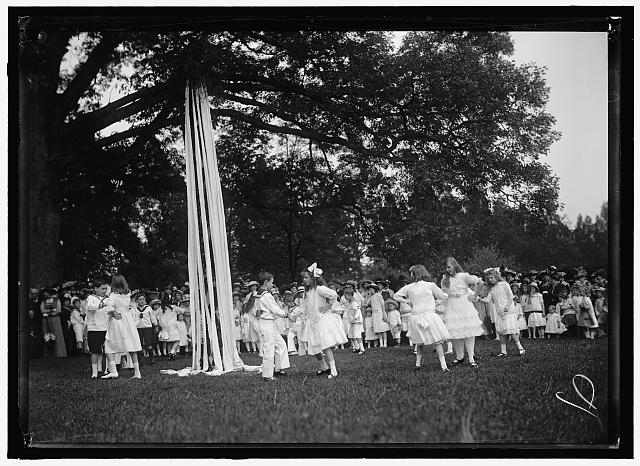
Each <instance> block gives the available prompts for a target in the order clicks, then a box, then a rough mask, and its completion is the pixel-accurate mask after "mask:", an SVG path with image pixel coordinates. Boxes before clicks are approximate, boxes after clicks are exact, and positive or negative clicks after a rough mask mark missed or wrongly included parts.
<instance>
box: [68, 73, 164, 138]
mask: <svg viewBox="0 0 640 466" xmlns="http://www.w3.org/2000/svg"><path fill="white" fill-rule="evenodd" d="M170 85H171V81H167V82H166V83H164V84H159V85H157V86H152V87H145V88H143V89H140V90H138V91H136V92H133V93H131V94H129V95H126V96H124V97H122V98H120V99H118V100H116V101H115V102H111V103H110V104H107V105H105V106H104V107H101V108H99V109H97V110H94V111H93V112H90V113H84V114H81V115H79V116H78V117H77V118H76V119H75V120H73V121H71V122H70V123H68V124H67V128H68V130H69V131H76V130H78V129H83V130H85V129H86V130H93V131H98V130H100V129H102V128H106V127H107V126H109V125H111V124H113V123H116V122H118V121H120V120H122V119H124V118H127V117H129V116H131V115H135V114H136V113H138V112H140V111H142V110H144V109H146V108H148V107H151V106H152V105H155V104H157V103H158V102H161V101H162V100H165V99H166V98H167V92H166V91H167V90H168V88H169V86H170Z"/></svg>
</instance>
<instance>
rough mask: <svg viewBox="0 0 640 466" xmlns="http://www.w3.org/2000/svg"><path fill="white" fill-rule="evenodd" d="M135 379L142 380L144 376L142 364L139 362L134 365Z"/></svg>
mask: <svg viewBox="0 0 640 466" xmlns="http://www.w3.org/2000/svg"><path fill="white" fill-rule="evenodd" d="M133 378H135V379H138V378H142V375H140V363H139V362H134V363H133Z"/></svg>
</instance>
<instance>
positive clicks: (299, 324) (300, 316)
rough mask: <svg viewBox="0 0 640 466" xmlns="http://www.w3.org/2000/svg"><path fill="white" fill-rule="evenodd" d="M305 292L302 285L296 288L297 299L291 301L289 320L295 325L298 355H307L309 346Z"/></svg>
mask: <svg viewBox="0 0 640 466" xmlns="http://www.w3.org/2000/svg"><path fill="white" fill-rule="evenodd" d="M306 301H307V290H306V288H305V287H304V286H303V285H300V286H299V287H298V297H297V298H294V299H293V302H294V304H295V305H296V306H295V309H292V310H291V313H290V314H289V315H290V318H292V319H293V320H294V322H295V325H296V337H297V338H298V355H299V356H304V355H305V354H307V348H308V346H309V317H308V316H307V312H306Z"/></svg>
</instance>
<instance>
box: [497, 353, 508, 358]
mask: <svg viewBox="0 0 640 466" xmlns="http://www.w3.org/2000/svg"><path fill="white" fill-rule="evenodd" d="M496 357H497V358H506V357H507V353H498V354H497V355H496Z"/></svg>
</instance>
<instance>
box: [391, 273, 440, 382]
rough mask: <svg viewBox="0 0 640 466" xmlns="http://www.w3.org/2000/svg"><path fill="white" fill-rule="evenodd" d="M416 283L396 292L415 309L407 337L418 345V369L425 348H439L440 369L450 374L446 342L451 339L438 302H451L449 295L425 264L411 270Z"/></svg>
mask: <svg viewBox="0 0 640 466" xmlns="http://www.w3.org/2000/svg"><path fill="white" fill-rule="evenodd" d="M409 273H411V277H412V278H413V283H411V284H409V285H405V286H403V287H402V288H400V289H399V290H398V291H397V292H396V293H395V300H396V301H398V302H399V303H406V304H408V305H409V306H410V307H411V317H409V331H408V332H407V336H408V337H409V338H410V339H411V340H412V341H413V343H415V344H416V367H415V370H420V364H421V362H422V350H423V348H424V346H425V345H432V344H433V345H435V347H436V352H437V353H438V359H439V360H440V367H441V368H442V370H443V371H444V372H449V369H448V368H447V362H446V360H445V358H444V350H443V349H442V343H443V342H444V341H445V340H448V339H450V338H451V335H450V334H449V331H448V330H447V327H446V326H445V324H444V322H443V321H442V319H441V318H440V316H439V315H438V314H437V313H436V302H435V299H436V298H438V299H447V295H446V294H445V293H444V292H443V291H442V290H441V289H440V288H439V287H438V285H436V284H435V283H433V282H429V281H427V280H428V279H430V278H431V275H430V274H429V272H427V269H426V268H425V267H424V266H423V265H414V266H413V267H411V268H410V269H409Z"/></svg>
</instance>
